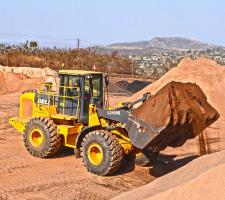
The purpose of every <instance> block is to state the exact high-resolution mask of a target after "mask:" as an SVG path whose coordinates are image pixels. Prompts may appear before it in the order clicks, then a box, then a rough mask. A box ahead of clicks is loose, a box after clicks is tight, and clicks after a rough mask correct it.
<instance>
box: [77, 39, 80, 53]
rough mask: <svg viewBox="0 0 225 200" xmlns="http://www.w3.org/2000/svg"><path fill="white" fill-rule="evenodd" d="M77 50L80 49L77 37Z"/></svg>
mask: <svg viewBox="0 0 225 200" xmlns="http://www.w3.org/2000/svg"><path fill="white" fill-rule="evenodd" d="M77 50H78V51H79V50H80V39H79V38H77Z"/></svg>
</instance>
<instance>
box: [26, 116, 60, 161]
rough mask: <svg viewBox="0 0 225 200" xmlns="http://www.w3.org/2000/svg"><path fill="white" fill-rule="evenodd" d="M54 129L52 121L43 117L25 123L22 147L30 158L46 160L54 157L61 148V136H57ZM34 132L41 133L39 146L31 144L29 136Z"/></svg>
mask: <svg viewBox="0 0 225 200" xmlns="http://www.w3.org/2000/svg"><path fill="white" fill-rule="evenodd" d="M56 128H57V127H56V125H55V123H54V121H53V120H52V119H49V118H43V117H38V118H33V119H31V120H30V121H29V122H28V123H27V125H26V128H25V131H24V134H23V141H24V145H25V147H26V149H27V150H28V152H29V153H30V154H31V155H32V156H35V157H39V158H47V157H50V156H52V155H54V154H55V153H56V152H57V151H58V150H59V148H60V146H61V136H60V135H59V134H57V130H56ZM35 130H38V131H41V133H42V139H43V140H42V141H43V142H42V143H41V144H40V145H39V146H35V145H33V144H32V139H31V137H32V135H31V134H32V132H35ZM38 131H37V132H38Z"/></svg>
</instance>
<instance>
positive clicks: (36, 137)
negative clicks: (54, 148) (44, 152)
mask: <svg viewBox="0 0 225 200" xmlns="http://www.w3.org/2000/svg"><path fill="white" fill-rule="evenodd" d="M43 141H44V137H43V133H42V131H41V130H39V129H34V130H33V131H32V132H31V134H30V143H31V144H32V146H34V147H40V146H41V145H42V144H43Z"/></svg>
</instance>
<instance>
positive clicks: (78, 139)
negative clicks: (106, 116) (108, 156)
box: [74, 125, 102, 158]
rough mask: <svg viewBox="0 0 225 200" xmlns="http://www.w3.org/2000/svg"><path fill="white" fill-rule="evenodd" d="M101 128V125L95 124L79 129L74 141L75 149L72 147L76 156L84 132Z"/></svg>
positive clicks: (78, 154)
mask: <svg viewBox="0 0 225 200" xmlns="http://www.w3.org/2000/svg"><path fill="white" fill-rule="evenodd" d="M99 129H102V125H96V126H89V127H85V128H83V129H82V130H81V132H80V133H79V134H78V136H77V138H76V141H75V147H76V148H75V149H74V153H75V156H76V158H79V157H80V147H81V143H82V141H83V138H84V137H85V135H86V134H88V133H89V132H91V131H94V130H99Z"/></svg>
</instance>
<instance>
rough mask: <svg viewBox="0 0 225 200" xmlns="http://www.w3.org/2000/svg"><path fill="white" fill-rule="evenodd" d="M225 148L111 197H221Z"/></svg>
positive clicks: (192, 199)
mask: <svg viewBox="0 0 225 200" xmlns="http://www.w3.org/2000/svg"><path fill="white" fill-rule="evenodd" d="M224 171H225V151H221V152H217V153H214V154H210V155H206V156H202V157H199V158H197V159H195V160H194V161H192V162H191V163H189V164H187V165H186V166H184V167H182V168H180V169H178V170H176V171H174V172H171V173H170V174H168V175H165V176H163V177H161V178H158V179H157V180H155V181H153V182H151V183H149V184H147V185H145V186H143V187H140V188H137V189H135V190H132V191H130V192H127V193H123V194H122V195H119V196H117V197H116V198H114V199H115V200H117V199H118V200H119V199H123V200H140V199H145V200H153V199H167V200H180V199H183V200H186V199H187V200H195V199H199V200H201V199H204V200H206V199H207V200H208V199H209V200H211V199H217V200H220V199H221V200H222V199H224V188H225V179H224Z"/></svg>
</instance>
